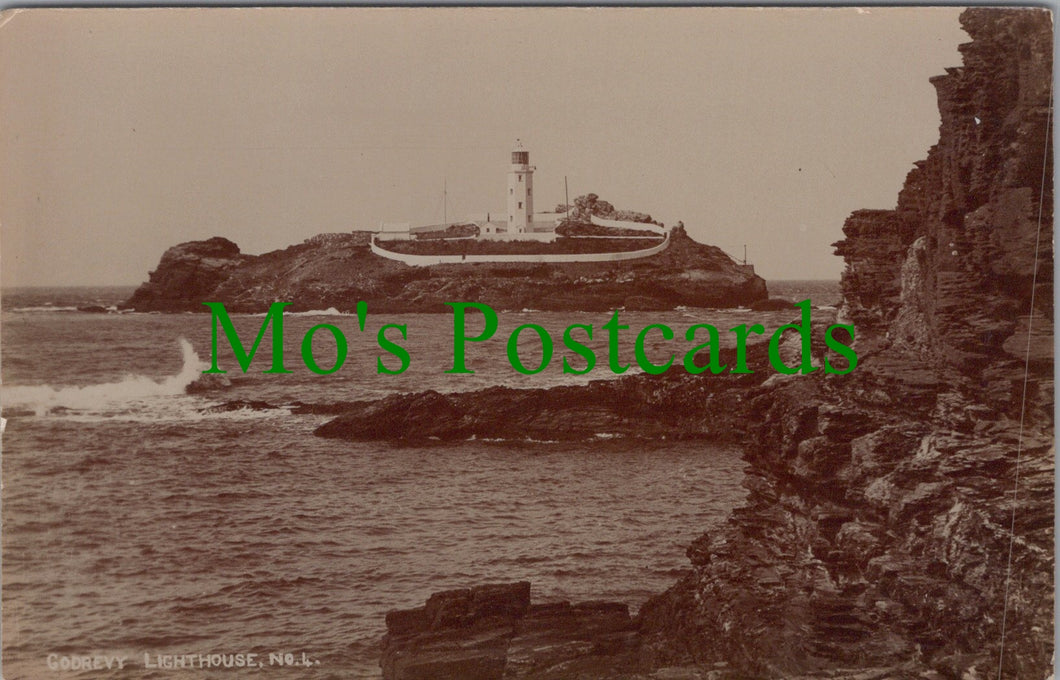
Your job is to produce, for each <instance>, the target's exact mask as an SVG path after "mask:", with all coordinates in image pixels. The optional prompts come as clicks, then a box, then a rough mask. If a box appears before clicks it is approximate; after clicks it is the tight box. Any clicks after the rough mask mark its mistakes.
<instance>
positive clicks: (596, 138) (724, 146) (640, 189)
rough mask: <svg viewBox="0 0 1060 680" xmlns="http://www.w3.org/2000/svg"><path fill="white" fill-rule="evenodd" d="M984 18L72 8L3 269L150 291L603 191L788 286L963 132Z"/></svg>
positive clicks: (45, 13)
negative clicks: (189, 260)
mask: <svg viewBox="0 0 1060 680" xmlns="http://www.w3.org/2000/svg"><path fill="white" fill-rule="evenodd" d="M959 13H960V9H959V8H938V7H936V8H879V7H876V8H872V9H862V10H857V9H836V8H813V9H791V8H783V9H780V8H773V9H741V8H724V9H722V8H669V9H662V8H648V9H646V8H624V9H614V8H611V9H600V8H594V9H569V8H540V7H538V8H529V9H527V8H522V9H520V8H463V9H439V8H431V9H425V8H416V9H367V8H340V9H334V8H294V9H282V8H268V9H247V8H244V9H202V8H199V9H65V10H64V9H51V10H29V11H24V12H20V13H17V14H12V13H10V12H9V13H6V14H5V15H4V17H3V19H2V21H3V22H4V23H3V24H2V27H0V230H2V231H0V269H2V281H3V284H4V285H5V286H10V285H103V284H136V283H139V282H141V281H143V280H145V279H146V277H147V273H148V271H149V270H151V269H153V268H154V267H155V266H156V265H157V263H158V260H159V258H160V257H161V255H162V253H163V251H164V250H165V249H166V248H168V247H169V246H171V245H174V244H176V243H180V242H183V241H189V240H193V239H205V238H209V237H211V236H224V237H226V238H229V239H231V240H233V241H235V242H236V243H238V244H239V246H240V247H241V248H242V250H243V252H247V253H255V254H256V253H262V252H266V251H269V250H273V249H276V248H282V247H285V246H288V245H291V244H294V243H298V242H301V241H302V240H304V239H306V238H308V237H310V236H313V235H314V234H318V233H322V232H335V231H348V230H352V229H371V228H375V227H376V226H377V225H378V224H379V222H381V221H388V222H398V221H410V222H412V223H414V224H415V223H431V222H440V221H441V220H442V214H443V210H442V205H443V202H442V187H443V183H444V184H447V185H448V215H449V217H450V218H460V217H463V216H466V215H469V214H472V213H478V212H485V211H493V212H497V213H501V212H503V210H504V206H505V196H504V191H505V182H506V177H505V173H506V172H507V168H508V165H507V164H508V162H509V152H510V150H511V147H512V145H513V143H514V141H515V139H516V138H520V139H522V141H523V144H524V145H525V146H526V148H527V149H528V150H529V151H530V160H531V163H532V164H533V165H535V166H537V172H536V173H535V175H534V193H535V207H536V208H537V209H538V210H547V209H551V208H552V207H554V205H555V204H556V203H560V202H562V201H563V178H564V176H567V177H568V180H569V183H570V196H571V198H574V197H575V196H577V195H580V194H584V193H588V192H590V191H592V192H595V193H597V194H599V195H600V197H601V198H603V199H605V200H608V201H610V202H611V203H613V204H615V205H616V206H617V207H620V208H628V209H633V210H640V211H644V212H649V213H651V214H652V215H653V216H655V217H656V218H657V219H661V220H663V221H664V222H666V223H667V224H672V223H674V222H676V221H677V220H682V221H684V223H685V225H686V227H687V228H688V231H689V233H690V234H691V235H692V236H693V237H694V238H696V239H698V240H701V241H703V242H706V243H711V244H714V245H717V246H720V247H721V248H723V249H724V250H726V251H727V252H729V253H731V254H732V255H734V256H737V257H739V256H741V255H742V248H743V244H745V243H746V244H747V247H748V251H749V256H750V258H749V259H750V260H751V261H752V262H754V264H755V265H756V268H757V271H758V273H759V274H761V275H762V276H763V277H765V278H766V279H767V280H769V279H788V278H833V277H838V274H839V272H840V271H841V270H842V261H841V260H840V258H837V257H835V256H833V255H832V248H831V247H830V244H831V243H832V242H833V241H836V240H837V239H839V238H841V237H842V232H841V228H842V225H843V220H844V219H845V218H846V216H847V215H848V214H849V213H850V212H851V211H853V210H856V209H858V208H892V207H894V204H895V201H896V199H897V194H898V190H899V188H900V187H901V184H902V182H903V180H904V179H905V175H906V173H907V172H908V171H909V170H910V169H911V168H912V164H913V162H914V161H916V160H918V159H921V158H923V157H924V156H925V155H926V153H927V151H928V148H929V147H930V146H931V145H932V144H933V143H934V142H935V141H936V140H937V139H938V124H939V117H938V110H937V101H936V96H935V90H934V88H933V87H932V86H931V84H930V83H929V82H928V78H930V77H931V76H934V75H937V74H941V73H943V71H944V69H945V68H946V67H949V66H958V65H960V57H959V54H958V52H957V45H958V44H959V43H961V42H965V41H967V40H968V36H967V35H966V34H965V33H964V32H963V31H962V30H961V29H960V27H959V25H958V22H957V17H958V15H959Z"/></svg>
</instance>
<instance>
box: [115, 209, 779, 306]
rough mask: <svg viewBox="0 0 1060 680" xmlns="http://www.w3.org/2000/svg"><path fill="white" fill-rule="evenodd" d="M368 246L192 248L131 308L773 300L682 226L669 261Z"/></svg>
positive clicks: (338, 238)
mask: <svg viewBox="0 0 1060 680" xmlns="http://www.w3.org/2000/svg"><path fill="white" fill-rule="evenodd" d="M368 239H369V234H368V232H353V233H348V234H322V235H320V236H317V237H314V238H311V239H309V240H307V241H306V242H304V243H301V244H298V245H295V246H291V247H290V248H287V249H285V250H278V251H274V252H271V253H266V254H264V255H257V256H255V255H245V254H242V253H240V251H239V248H238V246H236V244H234V243H232V242H231V241H228V240H227V239H223V238H219V237H215V238H212V239H209V240H207V241H193V242H190V243H182V244H180V245H177V246H174V247H172V248H170V249H169V250H167V251H166V252H165V254H164V255H163V256H162V260H161V261H160V262H159V264H158V267H157V268H156V269H155V270H154V271H153V272H151V273H150V280H149V281H147V282H146V283H144V284H143V285H141V286H140V288H139V289H137V290H136V292H135V293H134V294H133V296H132V297H131V298H130V299H129V300H128V301H127V302H126V305H125V306H126V307H129V308H132V309H135V310H138V311H166V312H175V311H198V312H205V311H207V309H206V307H204V306H203V305H202V303H203V302H204V301H210V302H223V303H225V305H226V307H227V309H228V310H229V311H240V312H262V311H265V310H267V309H268V307H269V305H270V304H272V303H273V302H279V301H284V302H291V303H292V304H291V307H290V308H289V309H290V310H291V311H308V310H313V309H327V308H329V307H335V308H336V309H338V310H339V311H352V310H353V309H354V307H355V305H356V304H357V301H358V300H364V301H366V302H367V303H368V304H369V306H370V308H371V309H372V310H375V311H379V312H442V311H448V310H449V308H448V307H446V306H445V304H444V303H446V302H460V301H470V302H482V303H485V304H487V305H490V306H491V307H493V308H494V309H497V310H502V309H516V310H518V309H542V310H557V311H565V310H580V311H606V310H609V309H615V308H617V307H625V308H626V309H641V310H644V309H652V310H654V309H672V308H673V307H676V306H678V305H686V306H695V307H733V306H738V305H748V304H751V303H753V302H756V301H759V300H763V299H765V298H766V297H767V292H766V285H765V281H763V280H762V279H761V278H760V277H758V276H756V275H755V274H754V273H753V272H752V271H749V270H748V269H747V268H745V267H741V266H740V265H738V264H736V263H735V262H734V261H733V260H732V259H731V258H730V257H729V256H728V255H726V254H725V253H723V252H722V251H721V250H720V249H718V248H715V247H714V246H708V245H703V244H701V243H697V242H696V241H694V240H692V239H691V238H689V237H688V235H687V233H686V232H685V230H684V228H683V227H681V226H677V227H675V228H674V229H673V230H672V231H671V237H670V246H669V247H668V248H667V249H666V250H664V251H663V252H661V253H658V254H656V255H653V256H651V257H646V258H643V259H640V260H629V261H624V262H607V263H571V264H537V263H534V264H530V263H527V264H521V263H503V264H502V263H498V264H457V265H433V266H430V267H413V266H409V265H406V264H404V263H401V262H397V261H394V260H389V259H386V258H382V257H379V256H378V255H375V254H373V253H372V252H371V250H370V249H369V245H368Z"/></svg>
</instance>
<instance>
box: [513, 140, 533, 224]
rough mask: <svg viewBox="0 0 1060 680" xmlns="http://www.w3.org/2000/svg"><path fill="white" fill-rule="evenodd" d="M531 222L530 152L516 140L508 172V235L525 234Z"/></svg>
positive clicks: (531, 181) (531, 180)
mask: <svg viewBox="0 0 1060 680" xmlns="http://www.w3.org/2000/svg"><path fill="white" fill-rule="evenodd" d="M533 221H534V166H532V165H530V152H529V151H527V150H526V149H524V148H523V144H522V142H520V141H519V140H518V139H517V140H515V148H513V149H512V167H511V169H510V170H509V171H508V233H509V234H522V233H525V232H527V231H528V230H529V229H530V225H531V224H532V223H533Z"/></svg>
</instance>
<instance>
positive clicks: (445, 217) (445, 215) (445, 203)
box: [442, 178, 747, 259]
mask: <svg viewBox="0 0 1060 680" xmlns="http://www.w3.org/2000/svg"><path fill="white" fill-rule="evenodd" d="M448 224H449V179H448V178H442V228H443V229H444V228H445V227H446V225H448ZM744 259H747V258H746V256H745V257H744Z"/></svg>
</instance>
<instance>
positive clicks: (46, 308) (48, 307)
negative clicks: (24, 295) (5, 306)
mask: <svg viewBox="0 0 1060 680" xmlns="http://www.w3.org/2000/svg"><path fill="white" fill-rule="evenodd" d="M7 311H9V312H11V313H13V314H33V313H40V312H76V311H77V307H55V306H52V305H44V306H37V307H14V308H12V309H9V310H7Z"/></svg>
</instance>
